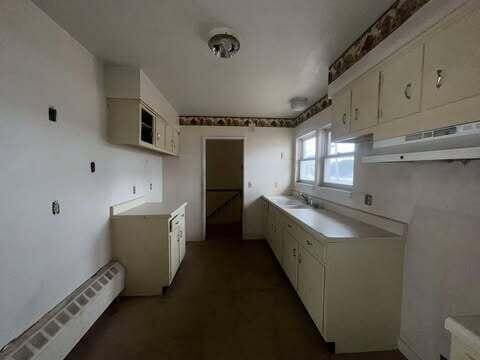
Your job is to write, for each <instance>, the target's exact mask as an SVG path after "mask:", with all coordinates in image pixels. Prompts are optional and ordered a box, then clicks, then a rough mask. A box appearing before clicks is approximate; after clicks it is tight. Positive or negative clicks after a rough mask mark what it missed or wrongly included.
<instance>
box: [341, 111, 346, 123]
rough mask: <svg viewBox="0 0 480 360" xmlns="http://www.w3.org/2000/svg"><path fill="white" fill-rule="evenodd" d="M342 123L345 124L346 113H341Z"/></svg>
mask: <svg viewBox="0 0 480 360" xmlns="http://www.w3.org/2000/svg"><path fill="white" fill-rule="evenodd" d="M342 123H343V125H347V114H346V113H343V116H342Z"/></svg>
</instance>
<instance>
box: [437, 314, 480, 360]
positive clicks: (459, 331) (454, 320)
mask: <svg viewBox="0 0 480 360" xmlns="http://www.w3.org/2000/svg"><path fill="white" fill-rule="evenodd" d="M445 328H446V329H447V330H448V331H449V332H450V333H451V336H450V339H451V346H450V360H480V315H466V316H465V315H464V316H454V317H449V318H447V319H446V320H445Z"/></svg>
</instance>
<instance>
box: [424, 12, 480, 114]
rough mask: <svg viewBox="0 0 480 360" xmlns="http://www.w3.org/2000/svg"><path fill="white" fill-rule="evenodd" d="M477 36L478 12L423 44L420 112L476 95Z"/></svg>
mask: <svg viewBox="0 0 480 360" xmlns="http://www.w3.org/2000/svg"><path fill="white" fill-rule="evenodd" d="M479 34H480V10H476V11H475V12H473V13H471V14H469V15H468V16H467V17H465V18H463V19H461V20H460V21H457V22H455V23H451V24H449V25H447V26H446V27H444V28H443V29H441V30H440V31H439V32H438V33H437V34H435V35H434V36H433V37H432V38H431V39H430V40H428V41H427V42H426V43H425V68H424V75H423V89H424V92H423V108H424V109H431V108H434V107H437V106H441V105H445V104H448V103H451V102H454V101H458V100H461V99H464V98H467V97H471V96H474V95H478V94H480V81H479V79H480V41H479V39H478V35H479ZM472 120H475V119H472Z"/></svg>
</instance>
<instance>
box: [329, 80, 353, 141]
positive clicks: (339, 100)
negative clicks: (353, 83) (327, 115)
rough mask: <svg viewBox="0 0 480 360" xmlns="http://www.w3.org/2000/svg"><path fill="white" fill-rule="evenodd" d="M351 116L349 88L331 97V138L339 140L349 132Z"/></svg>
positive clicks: (350, 93)
mask: <svg viewBox="0 0 480 360" xmlns="http://www.w3.org/2000/svg"><path fill="white" fill-rule="evenodd" d="M351 114H352V92H351V91H350V88H348V87H347V88H346V89H343V90H342V91H340V92H339V93H338V94H336V95H335V96H334V97H333V116H334V122H333V126H332V127H333V129H332V131H333V136H334V138H339V137H342V136H345V135H347V134H348V133H349V132H350V121H351Z"/></svg>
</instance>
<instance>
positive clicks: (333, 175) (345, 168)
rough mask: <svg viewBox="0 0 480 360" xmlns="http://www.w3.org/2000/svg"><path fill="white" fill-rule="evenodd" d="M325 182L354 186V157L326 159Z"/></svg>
mask: <svg viewBox="0 0 480 360" xmlns="http://www.w3.org/2000/svg"><path fill="white" fill-rule="evenodd" d="M324 170H325V171H324V178H323V181H324V182H326V183H330V184H340V185H353V156H342V157H338V158H333V159H329V158H327V159H325V169H324Z"/></svg>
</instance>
